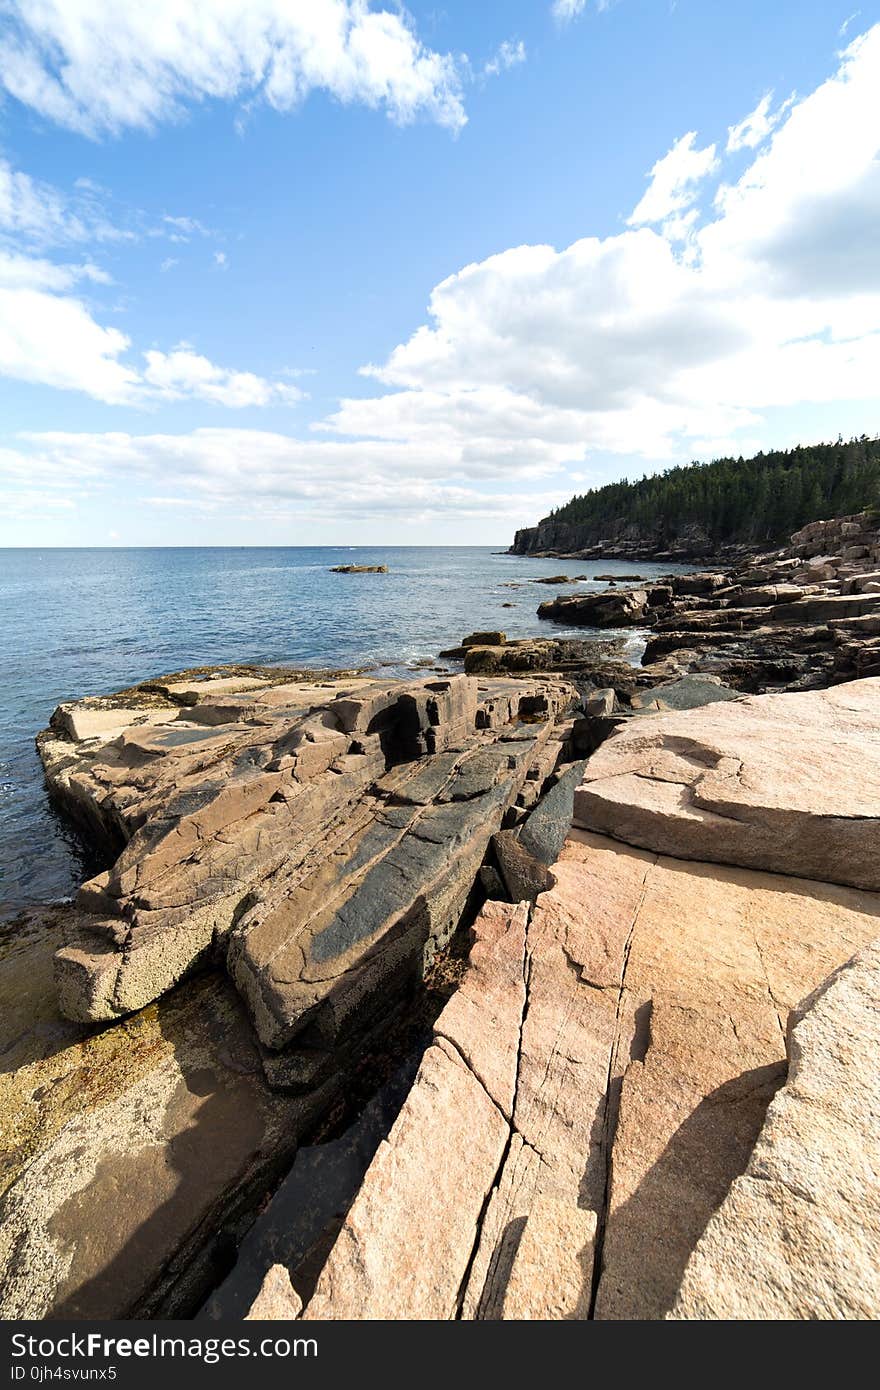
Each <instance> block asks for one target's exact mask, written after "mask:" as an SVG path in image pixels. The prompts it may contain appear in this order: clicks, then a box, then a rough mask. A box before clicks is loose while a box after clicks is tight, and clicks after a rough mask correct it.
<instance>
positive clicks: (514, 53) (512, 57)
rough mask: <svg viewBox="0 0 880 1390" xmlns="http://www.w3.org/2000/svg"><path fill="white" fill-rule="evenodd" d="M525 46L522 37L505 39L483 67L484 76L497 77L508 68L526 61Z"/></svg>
mask: <svg viewBox="0 0 880 1390" xmlns="http://www.w3.org/2000/svg"><path fill="white" fill-rule="evenodd" d="M526 57H527V54H526V46H525V44H524V43H523V41H522V39H505V40H504V42H503V43H502V44H500V45H499V47H498V49H497V50H496V53H495V56H494V58H490V60H489V62H488V63H486V65H485V67H484V68H483V76H484V77H498V76H500V74H501V73H502V72H507V70H508V69H509V68H515V67H517V66H518V65H519V64H520V63H524V62H525V61H526Z"/></svg>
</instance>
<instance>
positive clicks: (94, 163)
mask: <svg viewBox="0 0 880 1390" xmlns="http://www.w3.org/2000/svg"><path fill="white" fill-rule="evenodd" d="M855 3H856V0H843V3H837V0H774V3H773V4H772V5H768V4H767V3H766V0H738V3H737V4H736V5H731V4H728V3H725V0H480V3H479V4H474V3H473V0H446V3H445V4H441V3H433V2H432V0H425V3H416V0H412V3H410V4H409V6H408V7H407V8H405V9H404V8H402V7H399V6H397V5H396V4H394V3H392V0H151V4H150V5H144V4H143V0H0V545H31V546H56V545H92V546H114V545H322V544H326V545H336V544H343V545H356V544H364V545H368V544H369V545H382V544H413V545H428V544H487V545H489V544H491V545H498V546H500V545H502V544H503V545H505V546H506V545H507V544H509V542H510V540H511V539H512V535H513V532H514V530H515V529H516V528H517V527H519V526H524V525H530V524H533V523H534V522H535V521H537V520H538V518H539V517H541V516H543V515H545V514H546V513H547V511H548V510H550V508H551V507H553V506H556V505H559V504H561V503H562V502H564V501H565V500H567V499H568V497H570V496H571V495H572V493H574V492H582V491H584V490H586V489H587V488H589V487H593V486H601V484H602V483H604V482H608V481H612V480H614V479H616V478H620V477H623V476H627V477H638V476H641V475H642V474H643V473H650V472H655V471H657V470H659V469H663V468H668V467H670V466H672V465H674V464H677V463H683V462H688V461H690V460H691V459H709V458H713V457H718V456H721V455H726V454H730V453H732V454H734V455H737V454H740V453H741V454H743V455H749V454H752V453H754V452H756V451H757V450H758V449H762V448H774V447H788V446H790V445H793V444H796V443H799V442H806V443H808V442H813V441H816V440H820V439H834V438H837V436H838V435H839V434H841V435H843V436H844V437H849V436H850V435H853V434H862V433H867V434H871V435H874V434H877V433H878V431H880V401H878V395H880V393H878V382H880V235H878V228H880V0H875V3H870V4H869V3H863V4H862V6H861V8H860V9H854V8H853V7H854V4H855Z"/></svg>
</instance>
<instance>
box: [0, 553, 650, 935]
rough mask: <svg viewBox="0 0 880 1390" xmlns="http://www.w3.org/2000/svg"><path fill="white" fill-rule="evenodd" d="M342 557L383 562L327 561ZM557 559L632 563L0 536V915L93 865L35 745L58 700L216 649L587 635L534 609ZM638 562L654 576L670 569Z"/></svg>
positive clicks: (200, 659) (348, 654)
mask: <svg viewBox="0 0 880 1390" xmlns="http://www.w3.org/2000/svg"><path fill="white" fill-rule="evenodd" d="M336 564H387V565H388V567H389V571H390V572H389V573H388V574H385V575H372V574H365V575H338V574H331V573H330V572H329V570H330V566H331V565H336ZM560 568H561V569H562V570H563V571H567V572H568V573H571V574H575V573H587V574H593V573H595V572H596V571H597V570H599V571H601V572H602V573H614V572H615V571H617V572H620V573H624V572H626V570H627V568H629V569H630V570H631V568H632V566H631V565H630V566H626V565H622V564H620V565H615V564H614V563H613V562H610V561H602V562H601V563H597V562H583V561H569V562H560V561H558V560H557V561H553V560H551V561H548V560H535V559H528V558H521V557H518V556H509V555H499V554H497V553H493V552H492V551H491V550H490V549H489V548H482V547H449V548H440V547H430V548H421V547H418V548H417V547H405V548H394V547H387V546H386V547H381V548H379V547H367V548H358V549H353V548H351V547H344V548H343V547H340V548H335V547H334V548H321V549H307V548H285V549H268V548H266V549H251V548H230V549H226V548H223V549H203V548H198V549H196V548H193V549H134V550H124V549H120V550H109V549H95V550H0V681H2V684H0V918H2V917H4V916H6V917H8V916H9V915H11V914H12V913H13V912H15V911H17V910H18V909H19V908H20V907H22V906H25V905H27V904H33V903H38V902H46V901H51V900H55V899H57V898H62V897H66V896H68V895H69V894H71V893H72V892H73V891H74V890H75V888H76V887H77V886H78V884H79V883H80V882H81V880H82V878H83V876H84V873H85V872H86V871H87V870H88V869H89V868H90V864H89V860H88V855H87V854H85V853H84V848H83V846H82V845H81V843H80V841H79V839H78V837H77V835H76V833H75V832H74V831H72V830H71V829H70V828H69V827H68V826H67V825H66V824H65V822H64V821H63V820H62V819H61V818H60V817H58V816H57V815H56V813H55V812H54V811H53V809H52V807H51V805H50V804H49V801H48V799H47V796H46V792H45V787H44V784H43V780H42V774H41V769H40V764H39V760H38V758H37V756H36V752H35V749H34V736H35V735H36V734H37V732H38V731H39V730H40V729H41V728H44V727H45V725H46V723H47V722H48V719H49V716H50V714H51V713H52V710H53V709H54V707H55V706H56V705H57V704H58V703H59V702H60V701H62V700H69V699H75V698H78V697H79V696H82V695H87V694H101V693H107V692H110V691H113V690H118V689H120V688H121V687H124V686H126V685H130V684H133V683H134V682H135V681H139V680H145V679H147V678H148V677H150V676H157V675H161V674H164V673H166V672H169V671H174V670H179V669H181V668H184V667H187V666H199V665H207V664H213V663H221V662H268V663H272V662H279V663H285V664H291V665H301V666H316V667H336V666H341V667H346V666H354V665H358V666H360V665H365V664H366V665H374V664H380V663H386V664H387V668H388V671H389V674H397V673H402V672H403V671H404V670H405V669H407V668H408V667H410V666H412V665H414V664H415V663H416V662H417V661H419V660H420V659H424V658H430V657H435V656H436V655H437V653H438V652H439V651H440V650H441V649H442V648H444V647H451V646H455V645H457V644H458V642H459V641H460V639H461V638H462V637H463V636H464V635H465V634H466V633H468V632H471V631H473V630H474V629H475V628H502V629H503V630H504V631H506V632H507V633H508V635H510V636H517V637H522V636H528V635H530V634H534V633H538V632H541V633H544V634H545V635H546V634H547V633H549V632H550V631H555V632H557V633H564V632H566V631H570V632H572V633H574V632H575V631H577V634H578V635H580V636H584V635H588V634H585V633H584V630H583V629H578V630H575V629H563V628H551V627H550V625H548V624H547V623H545V622H539V620H538V618H537V616H536V609H537V607H538V604H539V602H540V601H541V600H542V599H544V598H546V597H548V595H550V594H557V593H564V592H567V590H565V589H564V588H559V589H545V588H542V587H540V586H538V585H533V584H528V583H525V582H524V581H526V580H528V579H530V578H535V577H536V576H538V575H546V574H548V573H549V574H553V573H555V572H557V571H559V570H560ZM638 568H639V572H640V573H641V574H643V575H645V576H646V577H652V576H654V575H657V574H659V573H661V572H668V570H669V568H670V567H669V566H668V565H666V566H657V565H654V566H651V565H645V564H644V563H640V564H639V567H638ZM517 581H520V582H522V587H521V588H505V587H504V586H505V584H508V583H511V582H517ZM574 587H577V588H586V587H587V586H586V585H578V586H574ZM589 587H591V588H592V587H603V586H602V585H593V584H591V585H590V586H589ZM505 603H511V604H513V607H512V608H505V607H502V605H503V604H505ZM598 635H599V634H597V636H598ZM602 635H607V634H602ZM629 637H630V638H631V639H632V638H633V634H631V633H630V634H629ZM633 640H634V646H633V652H634V659H638V639H637V638H636V639H633Z"/></svg>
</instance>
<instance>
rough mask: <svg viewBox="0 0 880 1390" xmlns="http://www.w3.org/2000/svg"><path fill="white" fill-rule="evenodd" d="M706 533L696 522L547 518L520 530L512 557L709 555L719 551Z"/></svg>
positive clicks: (631, 557) (623, 557)
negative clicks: (599, 522) (673, 523)
mask: <svg viewBox="0 0 880 1390" xmlns="http://www.w3.org/2000/svg"><path fill="white" fill-rule="evenodd" d="M717 549H718V547H717V546H713V544H712V542H711V541H710V539H709V536H708V535H707V533H706V532H705V531H704V530H703V528H702V527H701V526H699V525H697V524H695V523H694V522H685V523H682V524H681V525H680V526H670V525H668V524H664V523H663V522H661V521H659V520H658V522H657V524H656V525H654V526H648V527H643V526H638V525H636V524H635V523H634V522H630V521H626V520H624V519H623V518H621V519H619V520H618V521H616V522H612V523H611V524H603V525H601V526H600V525H597V524H596V523H595V522H570V521H560V520H557V519H556V518H555V517H551V516H545V517H544V518H543V520H542V521H539V522H538V524H537V526H525V527H523V528H522V529H521V530H519V531H517V533H516V535H515V536H514V538H513V545H512V546H511V547H510V553H511V554H512V555H542V554H545V553H548V552H555V553H557V554H561V555H571V554H580V553H584V552H586V553H587V556H588V558H589V557H590V556H596V557H598V556H600V555H606V556H609V557H614V556H619V557H620V558H621V559H636V558H638V557H639V556H641V557H643V558H647V557H649V556H652V555H661V556H664V557H667V558H668V557H669V556H672V555H675V556H681V557H685V558H686V557H689V556H692V555H694V556H706V555H709V554H710V553H712V552H713V551H715V550H717Z"/></svg>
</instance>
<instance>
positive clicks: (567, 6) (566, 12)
mask: <svg viewBox="0 0 880 1390" xmlns="http://www.w3.org/2000/svg"><path fill="white" fill-rule="evenodd" d="M586 7H587V0H553V5H552V7H551V12H552V14H553V18H554V19H556V20H558V21H559V23H560V24H568V23H569V21H570V20H572V19H577V17H578V15H579V14H583V12H584V10H585V9H586ZM600 8H604V6H600Z"/></svg>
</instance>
